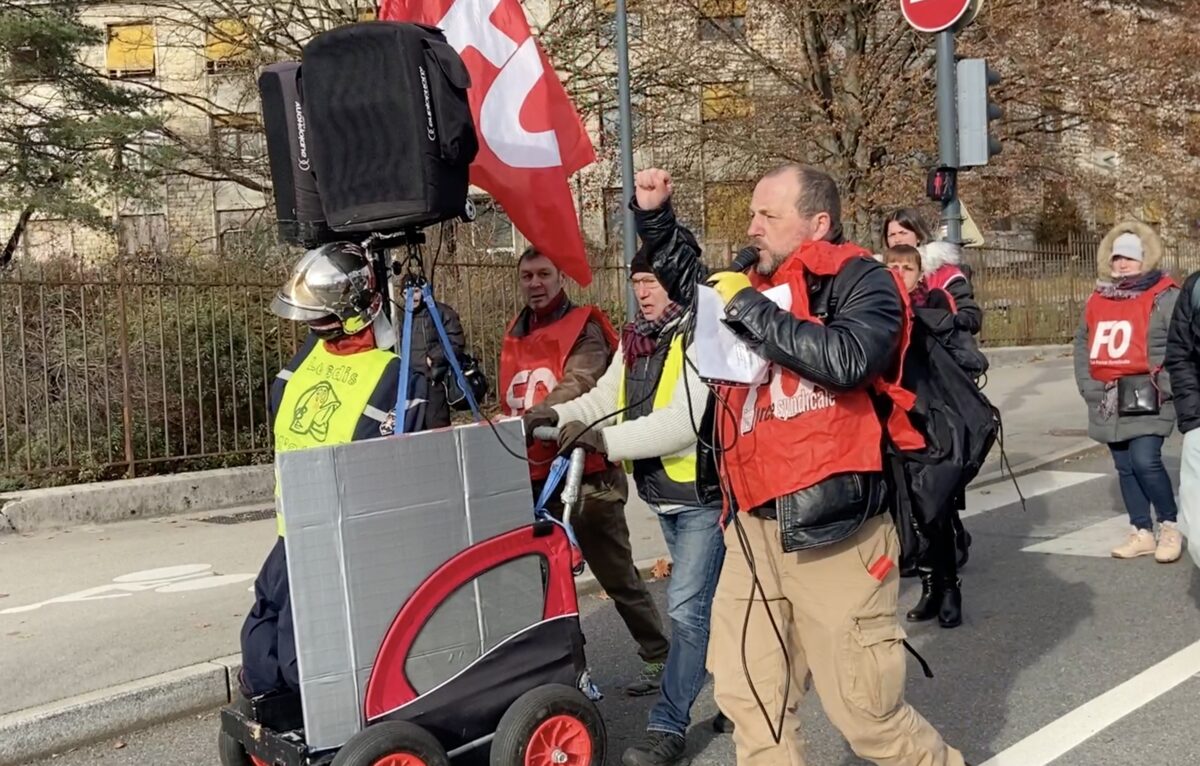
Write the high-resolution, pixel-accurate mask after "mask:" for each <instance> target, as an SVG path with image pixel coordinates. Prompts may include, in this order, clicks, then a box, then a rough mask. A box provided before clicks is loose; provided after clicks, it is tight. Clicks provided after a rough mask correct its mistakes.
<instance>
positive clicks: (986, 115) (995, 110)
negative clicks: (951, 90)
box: [957, 59, 1004, 168]
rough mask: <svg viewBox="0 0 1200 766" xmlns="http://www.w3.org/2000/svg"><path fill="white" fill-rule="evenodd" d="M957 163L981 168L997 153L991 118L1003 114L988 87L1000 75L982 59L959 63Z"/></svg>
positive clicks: (998, 142)
mask: <svg viewBox="0 0 1200 766" xmlns="http://www.w3.org/2000/svg"><path fill="white" fill-rule="evenodd" d="M957 79H958V166H959V167H961V168H973V167H981V166H983V165H986V164H988V160H990V159H991V158H992V157H994V156H995V155H997V154H999V153H1000V149H1001V146H1000V140H999V139H997V138H996V137H995V136H993V135H992V134H991V123H992V120H998V119H1000V118H1001V117H1003V116H1004V111H1003V110H1002V109H1001V108H1000V107H999V105H997V104H996V103H994V102H993V101H992V100H991V98H990V94H989V93H988V89H989V88H990V87H991V86H993V85H999V84H1000V75H999V74H998V73H997V72H996V70H994V69H992V68H991V67H989V66H988V65H987V62H986V61H984V60H983V59H960V60H959V62H958V77H957Z"/></svg>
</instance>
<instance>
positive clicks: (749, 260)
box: [729, 247, 758, 271]
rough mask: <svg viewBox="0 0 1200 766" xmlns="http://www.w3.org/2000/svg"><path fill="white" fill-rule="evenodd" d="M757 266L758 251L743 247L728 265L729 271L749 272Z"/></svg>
mask: <svg viewBox="0 0 1200 766" xmlns="http://www.w3.org/2000/svg"><path fill="white" fill-rule="evenodd" d="M757 264H758V251H757V250H755V249H754V248H753V247H743V248H742V249H741V250H739V251H738V254H737V255H736V256H735V257H734V259H733V262H732V263H730V264H729V270H730V271H749V270H750V269H752V268H753V267H754V266H755V265H757Z"/></svg>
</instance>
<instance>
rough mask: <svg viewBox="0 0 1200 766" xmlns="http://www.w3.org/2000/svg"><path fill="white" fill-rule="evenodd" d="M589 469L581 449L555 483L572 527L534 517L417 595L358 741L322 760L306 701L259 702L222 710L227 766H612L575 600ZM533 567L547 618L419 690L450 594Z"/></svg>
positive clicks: (368, 700) (374, 684)
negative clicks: (575, 516) (517, 565)
mask: <svg viewBox="0 0 1200 766" xmlns="http://www.w3.org/2000/svg"><path fill="white" fill-rule="evenodd" d="M550 430H552V429H547V431H550ZM539 436H540V437H545V438H552V436H553V434H550V433H545V434H542V433H539ZM582 471H583V451H582V449H576V450H575V451H574V454H573V455H572V456H571V460H570V461H569V463H568V462H567V461H565V460H564V459H561V458H560V460H559V461H558V463H557V464H556V465H555V470H554V471H553V472H552V480H551V482H548V484H550V485H551V486H554V485H556V484H557V481H560V480H561V479H562V476H563V474H564V473H565V474H566V483H565V486H564V489H563V494H562V497H563V503H564V506H565V507H566V509H567V511H566V514H565V515H564V522H563V523H560V522H557V521H555V520H553V519H551V518H550V517H549V516H547V515H546V514H545V513H544V512H537V514H536V517H535V520H534V521H533V523H531V524H529V525H528V526H524V527H520V528H517V529H514V530H512V531H509V532H505V533H503V534H499V535H497V536H495V537H492V538H490V539H487V540H484V541H482V542H479V543H477V544H475V545H472V546H470V547H468V548H465V549H464V550H462V551H461V552H460V553H458V554H457V555H455V556H453V557H452V558H450V559H449V560H447V561H446V562H445V563H444V564H442V566H441V567H440V568H438V569H437V570H436V571H434V572H433V574H431V575H430V576H429V577H428V578H427V579H426V580H425V581H424V582H422V583H421V584H420V586H419V587H417V588H416V589H415V590H414V591H413V593H412V595H411V597H410V598H409V599H408V600H407V601H406V602H405V603H404V604H403V606H401V608H400V609H399V611H398V612H397V613H396V615H395V617H394V618H393V619H392V622H391V627H390V629H389V630H388V631H387V633H386V636H385V638H384V640H383V642H382V644H381V645H380V647H379V650H378V653H377V655H376V657H375V661H374V664H373V668H372V670H371V673H370V677H369V680H368V681H367V684H366V691H365V696H364V699H363V700H362V713H363V715H362V719H363V720H362V723H363V724H365V725H364V726H363V727H362V729H361V731H359V732H358V733H357V734H355V735H354V736H352V737H350V739H349V740H348V741H346V742H345V744H343V745H342V746H341V747H340V748H337V749H327V750H323V751H319V752H318V751H314V750H313V749H311V748H310V747H309V745H308V744H307V742H306V741H305V733H304V728H303V725H304V721H303V716H302V714H301V706H300V695H299V693H288V694H283V695H270V696H265V697H260V698H255V699H251V700H247V701H244V702H242V703H240V704H235V705H231V706H228V707H226V708H225V709H224V710H222V712H221V731H220V737H219V747H220V755H221V762H222V764H224V766H251V765H253V766H307V765H309V764H312V765H317V764H334V765H335V766H447V765H448V764H450V762H451V759H454V758H457V757H459V756H470V757H471V758H472V760H476V762H478V761H477V759H479V758H481V756H482V754H483V753H485V752H486V753H490V763H491V764H492V766H603V764H604V763H605V755H606V733H605V727H604V721H603V719H602V718H601V717H600V713H599V711H598V710H597V708H596V705H595V702H594V701H593V700H594V699H596V698H598V697H599V694H598V692H597V691H596V689H595V686H594V685H593V684H592V682H591V680H590V678H589V675H588V670H587V663H586V661H585V658H584V648H583V647H584V639H583V634H582V632H581V630H580V624H579V613H578V612H579V610H578V604H577V600H576V594H575V574H576V572H577V571H579V569H580V567H581V563H580V562H581V558H580V554H579V551H578V548H577V547H576V546H575V545H574V543H573V535H572V533H571V531H570V525H569V518H570V516H569V514H570V512H571V510H572V509H574V508H577V507H578V506H577V503H578V497H579V483H580V479H581V476H582ZM539 505H541V504H540V503H539ZM531 557H533V558H534V559H535V560H536V561H537V562H538V565H539V566H540V568H541V580H542V588H541V593H540V594H538V593H536V592H533V593H529V594H528V596H527V598H530V599H540V605H538V604H532V605H527V606H532V607H533V609H532V611H530V612H525V610H522V611H523V612H525V613H530V614H540V619H537V620H531V621H530V624H528V625H525V626H523V627H521V628H519V629H516V630H513V631H512V632H511V635H508V636H507V637H505V638H504V639H503V640H500V641H498V642H497V643H496V645H495V646H493V647H491V648H489V649H488V650H487V651H485V652H483V653H482V654H481V656H479V657H478V658H477V659H474V661H472V662H470V663H469V664H467V665H466V666H465V667H463V668H462V669H461V670H459V671H458V672H457V673H456V674H455V675H453V677H451V678H450V679H448V680H446V681H445V682H443V683H440V684H438V685H436V686H434V687H433V688H430V689H428V690H426V691H424V692H418V691H417V688H419V687H418V685H417V684H416V683H414V681H413V679H412V678H410V677H409V676H410V672H409V671H410V669H411V668H412V665H411V662H410V660H411V657H412V656H413V654H414V647H415V646H416V644H417V642H418V640H419V635H420V633H421V629H422V627H423V626H424V625H426V623H427V622H428V621H429V620H430V619H431V618H432V617H433V615H434V614H435V613H436V612H437V611H438V609H439V607H441V606H442V605H443V604H445V603H447V601H448V600H449V599H451V598H452V597H453V594H455V593H458V592H461V591H462V590H463V589H464V587H470V586H471V585H472V583H475V582H477V581H479V580H480V579H481V578H484V577H487V576H489V574H492V575H494V574H495V573H498V572H501V571H502V570H503V569H504V568H505V567H506V566H508V565H510V564H511V563H512V562H520V561H524V562H526V564H527V563H528V562H529V560H530V558H531ZM539 606H540V609H539V608H538V607H539ZM414 672H419V668H415V669H414ZM485 748H487V749H486V750H485Z"/></svg>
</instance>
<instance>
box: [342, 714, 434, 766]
mask: <svg viewBox="0 0 1200 766" xmlns="http://www.w3.org/2000/svg"><path fill="white" fill-rule="evenodd" d="M377 765H378V766H450V758H449V757H448V756H447V755H446V751H445V749H444V748H443V747H442V746H441V744H440V743H439V742H438V741H437V738H436V737H434V736H433V735H432V734H430V733H429V732H427V731H425V730H424V729H422V728H421V727H420V726H417V725H416V724H415V723H408V722H407V721H384V722H383V723H377V724H374V725H372V726H368V727H367V728H365V729H363V730H362V731H360V732H359V733H358V734H355V735H354V736H353V737H351V738H350V741H349V742H347V743H346V744H345V746H343V747H342V749H341V750H339V751H338V754H337V755H336V756H334V758H333V766H377Z"/></svg>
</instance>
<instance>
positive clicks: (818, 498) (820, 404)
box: [635, 165, 964, 766]
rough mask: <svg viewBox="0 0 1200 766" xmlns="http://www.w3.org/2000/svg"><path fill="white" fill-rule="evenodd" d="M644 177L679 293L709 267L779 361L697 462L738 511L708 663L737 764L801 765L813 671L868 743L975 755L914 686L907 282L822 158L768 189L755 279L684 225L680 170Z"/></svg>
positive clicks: (647, 225)
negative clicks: (902, 466)
mask: <svg viewBox="0 0 1200 766" xmlns="http://www.w3.org/2000/svg"><path fill="white" fill-rule="evenodd" d="M636 183H637V197H636V205H635V213H636V215H637V217H638V230H639V232H640V233H641V234H642V236H643V240H644V241H645V243H646V249H647V250H648V251H649V252H650V260H651V265H652V268H653V270H654V272H655V274H656V275H657V276H658V278H659V280H660V281H661V282H662V283H663V285H664V286H665V287H666V288H667V290H668V293H669V295H670V297H671V299H672V300H674V301H676V302H677V303H680V304H682V305H691V301H692V297H693V294H694V289H695V287H694V286H695V284H696V283H697V282H698V281H701V280H704V279H707V283H708V284H709V285H710V286H711V287H712V288H713V289H714V290H716V291H717V293H718V294H719V295H720V297H721V299H722V302H723V303H724V304H725V323H726V325H727V326H728V327H729V328H730V329H731V330H732V331H733V332H734V333H735V334H736V335H737V336H738V338H739V339H740V340H742V341H743V342H744V343H746V344H747V345H748V346H749V347H750V348H752V349H753V350H754V351H755V352H756V353H757V354H759V355H760V356H762V357H764V358H766V359H767V360H769V361H770V362H771V363H772V364H771V368H770V378H769V380H768V382H766V383H764V384H762V385H757V386H741V387H735V386H718V387H716V388H715V389H714V394H715V397H714V400H715V404H714V402H710V407H709V411H708V413H706V418H705V420H706V421H707V422H711V423H713V430H712V432H711V433H704V434H702V435H701V438H700V443H701V445H704V444H705V443H707V444H710V445H713V446H715V447H716V448H717V451H719V454H713V452H714V451H712V450H704V451H703V452H702V454H700V455H699V458H700V460H701V465H699V466H698V467H697V471H698V477H699V480H700V481H701V482H708V483H711V482H713V481H717V482H719V484H720V486H721V487H722V489H723V493H724V498H725V502H726V506H727V508H729V509H730V511H731V512H732V513H731V514H729V515H728V516H727V517H726V522H725V544H726V555H725V562H724V566H723V567H722V570H721V575H720V581H719V584H718V586H717V593H716V597H715V599H714V601H713V608H712V635H711V639H710V643H709V652H708V665H709V669H710V670H711V671H712V673H713V677H714V683H715V693H716V700H717V704H718V706H719V707H720V708H721V711H722V712H723V713H724V714H725V715H727V716H728V717H729V718H730V719H731V720H732V721H733V723H734V724H735V726H736V729H735V732H734V740H735V743H736V745H737V759H738V760H737V762H738V764H739V766H782V765H783V764H790V765H791V766H803V764H804V763H805V761H804V756H803V747H802V742H801V735H800V732H799V727H800V722H799V720H798V718H797V716H796V708H797V706H798V704H799V701H800V698H801V696H802V694H803V692H804V689H805V686H806V681H807V678H808V677H809V676H811V679H812V684H813V686H815V687H816V691H817V694H818V695H819V696H820V699H821V704H822V706H823V707H824V709H825V712H826V714H827V715H828V716H829V719H830V721H831V722H832V723H833V724H834V725H835V726H836V727H837V728H838V730H839V731H840V732H841V733H842V735H843V736H844V737H845V738H846V739H847V741H848V742H849V744H850V746H851V748H852V749H853V750H854V752H855V753H857V754H858V755H859V756H860V757H862V758H865V759H867V760H870V761H872V762H873V763H876V764H880V765H881V766H963V763H964V761H963V757H962V755H961V754H960V753H959V752H958V751H957V750H955V749H953V748H951V747H949V746H948V745H947V744H946V743H945V742H944V741H943V740H942V738H941V736H940V735H939V734H938V732H937V731H936V730H935V729H934V728H933V726H932V725H930V723H929V722H928V721H926V720H925V719H924V718H922V717H921V715H920V714H919V713H917V712H916V710H914V709H913V708H912V707H911V706H910V705H909V704H907V703H906V702H905V700H904V683H905V662H906V657H905V649H904V644H903V641H904V638H905V633H904V630H903V629H902V628H901V626H900V624H899V622H898V620H897V617H896V599H897V595H898V592H899V572H898V571H897V566H896V564H897V562H898V559H899V555H900V544H899V541H898V538H897V535H896V530H895V527H894V526H893V524H892V521H891V518H890V516H889V515H888V508H887V495H886V491H885V483H884V478H883V449H882V442H883V428H884V425H883V420H884V419H885V418H881V416H880V414H879V413H877V411H876V404H875V403H876V401H877V400H886V399H887V398H888V396H889V395H895V396H899V394H898V393H897V392H896V390H895V387H894V381H895V380H896V379H897V378H898V367H899V365H898V361H899V357H900V355H901V354H903V350H904V347H905V345H906V343H907V335H908V324H907V318H906V307H905V303H904V298H903V295H902V293H901V292H900V289H899V286H898V284H897V282H896V281H895V279H894V278H893V276H892V275H891V274H890V273H888V271H887V269H885V268H884V267H883V266H882V265H881V264H879V263H877V262H875V261H874V260H873V259H872V258H871V256H870V254H869V253H868V252H867V251H866V250H864V249H862V248H860V247H858V246H856V245H853V244H849V243H847V242H845V240H844V238H843V236H842V227H841V202H840V198H839V195H838V190H837V186H836V184H835V183H834V181H833V179H832V178H830V176H829V175H827V174H826V173H824V172H822V171H820V170H817V169H815V168H812V167H808V166H802V165H785V166H782V167H779V168H777V169H775V170H773V171H771V172H769V173H767V174H766V175H765V176H764V177H763V178H762V180H761V181H759V183H758V185H757V186H756V187H755V190H754V195H753V198H752V200H751V206H750V211H749V217H750V225H749V228H748V230H747V235H748V236H749V238H750V240H751V242H752V244H753V245H754V247H755V249H756V250H757V251H758V259H757V263H756V264H755V265H754V269H753V273H752V274H750V275H747V274H745V273H742V272H737V271H723V272H716V273H714V274H712V275H706V269H705V267H704V266H703V264H702V263H701V262H700V259H699V249H698V247H697V246H696V244H695V239H694V238H693V237H692V236H691V234H690V233H689V232H687V231H686V229H683V228H682V227H680V226H679V225H678V224H677V223H676V222H675V219H674V213H673V212H672V210H671V206H670V196H671V192H672V188H671V177H670V175H669V174H668V173H666V172H665V171H662V170H646V171H642V172H640V173H639V174H638V176H637V180H636ZM775 286H786V287H787V288H788V290H789V292H790V297H791V307H790V309H783V308H780V306H779V305H777V304H776V303H775V302H774V301H772V300H771V299H769V298H767V297H765V296H763V295H761V294H760V293H761V291H762V290H766V289H768V288H770V287H775ZM886 381H892V382H893V383H888V382H886ZM883 406H884V407H885V408H886V405H883ZM895 435H896V434H895V432H893V436H895ZM714 469H715V472H714ZM777 631H778V632H777Z"/></svg>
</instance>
